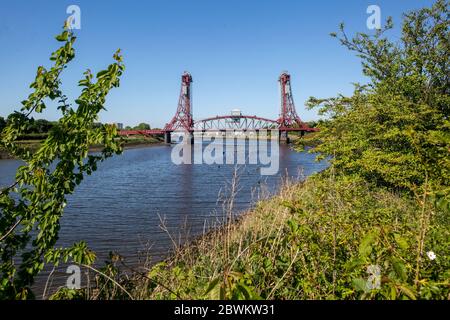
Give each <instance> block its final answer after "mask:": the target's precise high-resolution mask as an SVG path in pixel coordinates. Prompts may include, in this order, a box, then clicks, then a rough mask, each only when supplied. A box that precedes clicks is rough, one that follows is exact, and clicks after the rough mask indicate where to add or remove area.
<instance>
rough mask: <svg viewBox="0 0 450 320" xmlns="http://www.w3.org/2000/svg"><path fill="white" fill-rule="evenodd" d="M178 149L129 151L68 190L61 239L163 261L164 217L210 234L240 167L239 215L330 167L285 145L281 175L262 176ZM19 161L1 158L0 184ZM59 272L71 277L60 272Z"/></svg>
mask: <svg viewBox="0 0 450 320" xmlns="http://www.w3.org/2000/svg"><path fill="white" fill-rule="evenodd" d="M239 143H241V144H242V143H243V142H238V144H239ZM173 148H174V147H173V145H172V146H168V145H155V146H150V147H142V148H136V149H128V150H125V151H124V153H123V154H122V155H118V156H114V157H112V158H109V159H107V160H106V161H105V162H103V163H101V164H100V165H99V166H98V170H97V171H96V172H94V174H93V175H91V176H87V177H86V178H85V179H84V180H83V182H82V183H81V184H80V185H79V186H78V187H77V188H76V191H75V193H74V194H72V195H70V196H68V205H67V207H66V210H65V212H64V216H63V218H62V220H61V230H60V239H59V241H58V245H62V246H68V245H70V244H72V243H74V242H77V241H80V240H84V241H86V242H87V244H88V246H89V247H90V248H91V249H93V250H94V251H95V252H96V253H97V256H98V262H99V263H100V264H101V262H102V261H103V260H104V259H105V258H106V257H107V256H108V253H109V252H110V251H114V252H117V253H119V254H120V255H122V256H123V257H124V258H125V260H126V261H127V263H129V264H130V265H138V264H139V261H140V259H142V258H144V257H151V258H152V259H153V260H154V261H156V260H158V259H161V257H164V256H165V255H167V253H168V251H169V250H170V249H171V248H172V240H171V239H170V237H169V236H168V234H167V232H166V231H164V230H162V228H161V220H164V224H165V226H166V227H167V228H168V229H169V232H170V233H171V234H172V237H173V238H174V239H175V241H177V242H178V241H179V240H180V239H181V240H180V241H184V240H186V239H192V237H195V236H198V235H199V234H201V233H202V232H204V231H205V230H206V229H207V228H208V226H212V225H214V224H215V222H216V221H220V220H221V219H222V217H223V209H222V204H223V202H222V200H223V199H226V198H227V197H229V195H230V193H229V189H230V188H229V187H230V183H231V181H232V180H233V172H234V171H235V170H236V172H237V173H238V190H239V192H238V193H237V194H236V197H235V200H234V211H235V213H236V214H238V213H239V212H242V211H244V210H246V209H248V208H250V207H251V206H252V205H253V204H254V203H255V202H256V201H258V200H259V199H261V198H262V197H267V196H269V195H271V194H274V193H275V192H276V191H277V189H278V187H279V186H280V184H281V181H282V179H283V178H284V177H286V176H289V177H291V178H294V179H302V178H304V177H307V176H309V175H311V174H312V173H314V172H317V171H320V170H322V169H324V168H326V166H327V163H326V162H316V161H315V155H314V154H309V153H306V152H303V153H299V152H296V151H294V150H292V149H291V147H290V146H288V145H280V151H279V155H280V156H279V170H278V173H277V174H276V175H268V176H262V175H261V174H260V169H261V166H262V165H261V164H247V165H240V166H236V165H224V164H222V165H218V164H214V165H207V164H191V165H176V164H174V163H173V162H172V160H171V153H172V149H173ZM19 165H20V162H19V161H17V160H0V186H5V185H8V184H9V183H11V182H12V181H13V179H14V175H15V170H16V169H17V167H18V166H19ZM48 272H49V268H46V270H45V272H43V273H42V275H40V276H39V277H38V279H37V282H36V285H35V287H36V288H35V290H36V292H37V293H40V292H41V291H42V289H43V286H44V284H45V280H46V278H47V275H48ZM57 277H58V275H57ZM59 277H67V276H66V275H64V274H61V273H60V274H59Z"/></svg>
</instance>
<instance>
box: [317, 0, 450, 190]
mask: <svg viewBox="0 0 450 320" xmlns="http://www.w3.org/2000/svg"><path fill="white" fill-rule="evenodd" d="M448 8H449V3H448V1H445V0H439V1H437V2H436V3H435V4H434V5H433V6H432V7H431V8H424V9H420V10H417V11H413V12H410V13H407V14H405V16H404V21H403V26H402V36H401V39H400V41H399V42H397V41H396V42H393V41H390V40H389V38H387V37H386V36H385V34H386V33H387V31H388V30H390V29H391V28H392V27H393V23H392V20H391V19H388V21H387V23H386V26H385V27H384V28H383V29H382V30H379V31H377V32H376V33H375V34H374V35H368V34H363V33H357V34H356V35H355V36H354V37H353V38H350V37H349V36H347V34H346V33H345V31H344V25H343V24H342V25H341V28H340V35H339V36H338V35H337V34H336V33H333V34H332V36H333V37H339V40H340V42H341V43H342V44H343V45H344V46H345V47H347V48H348V49H349V50H351V51H353V52H356V54H357V55H358V57H360V58H361V60H362V66H363V73H364V75H366V76H367V77H368V78H369V79H370V82H369V83H368V84H367V85H360V84H356V86H355V90H354V94H353V96H351V97H344V96H342V95H341V96H338V97H333V98H328V99H317V98H310V100H309V102H308V105H309V107H310V108H312V107H318V108H319V112H320V113H321V114H326V115H328V116H329V118H330V121H328V122H326V123H323V124H322V126H321V132H320V133H319V137H320V139H321V140H322V141H323V143H322V144H321V145H320V146H319V147H318V148H317V149H316V151H319V152H321V153H322V154H323V155H330V156H332V157H333V160H332V162H333V164H334V166H335V167H336V168H338V169H339V170H341V171H342V172H345V173H347V174H358V175H361V176H364V177H365V178H367V180H368V181H371V182H374V183H376V184H378V185H382V186H387V187H393V188H400V189H402V190H407V191H408V192H412V193H414V194H416V195H418V194H422V193H423V192H424V191H426V193H427V194H429V195H435V196H438V195H441V196H442V195H443V194H447V195H448V194H449V185H450V184H449V179H450V156H449V150H450V131H449V129H450V119H449V114H450V113H449V111H450V109H449V108H450V96H449V92H450V83H449V75H450V70H449V68H450V61H449V52H450V42H449V41H448V39H449V10H448Z"/></svg>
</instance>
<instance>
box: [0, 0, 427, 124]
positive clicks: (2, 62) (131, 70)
mask: <svg viewBox="0 0 450 320" xmlns="http://www.w3.org/2000/svg"><path fill="white" fill-rule="evenodd" d="M431 4H432V1H431V0H371V1H366V0H345V1H337V0H336V1H332V0H314V1H312V0H311V1H303V0H283V1H275V0H270V1H269V0H226V1H215V0H184V1H178V0H177V1H175V0H158V1H156V0H155V1H152V0H150V1H137V0H135V1H134V0H128V1H114V0H108V1H106V0H96V1H92V0H90V1H89V0H88V1H74V0H71V1H65V0H53V1H51V0H41V1H23V0H17V1H7V0H0V68H1V69H0V70H1V71H0V116H3V117H6V116H7V115H8V114H10V113H11V112H13V111H14V110H18V109H20V106H21V105H20V101H22V100H24V99H25V98H26V97H27V95H28V94H29V93H30V92H31V91H30V89H29V84H30V83H31V82H32V81H33V79H34V76H35V72H36V69H37V67H38V66H39V65H43V66H46V67H49V66H50V65H51V62H50V61H49V57H50V54H51V52H52V51H54V50H55V49H56V48H58V42H57V41H56V40H55V39H54V36H55V35H56V34H58V33H60V31H61V28H62V25H63V23H64V21H65V19H67V17H68V16H69V14H67V13H66V9H67V7H68V6H69V5H78V6H79V8H80V9H81V19H80V21H81V29H79V30H75V33H76V35H77V41H76V44H75V49H76V57H75V60H73V61H72V62H71V63H70V65H69V67H68V68H67V69H66V70H65V71H64V74H63V76H62V81H63V85H62V89H63V91H64V93H65V94H66V95H67V96H68V97H69V98H71V99H73V100H74V99H76V97H77V96H78V94H79V93H80V88H79V87H78V86H77V83H78V80H80V79H81V78H82V77H83V72H84V71H85V70H86V69H88V68H89V69H91V70H92V71H94V72H98V71H100V70H102V69H103V68H105V67H107V66H108V64H110V63H111V62H113V60H112V55H113V53H114V52H115V51H116V50H117V49H118V48H121V49H122V52H123V55H124V62H125V65H126V70H125V73H124V75H123V77H122V80H121V86H120V88H115V89H113V90H112V91H111V93H110V94H109V96H108V99H107V103H106V105H105V107H106V108H107V111H104V112H102V113H101V115H100V121H101V122H108V123H113V122H120V123H124V125H131V126H134V125H137V124H138V123H140V122H146V123H149V124H150V125H151V126H152V127H162V126H164V124H165V123H167V122H169V120H170V119H171V118H172V117H173V115H174V113H175V111H176V108H177V104H178V96H179V92H180V81H181V74H182V73H183V72H184V71H189V72H190V73H191V74H192V77H193V83H192V89H193V90H192V92H193V114H194V119H195V120H199V119H202V118H207V117H210V116H215V115H224V114H229V113H230V111H231V109H233V108H238V109H241V111H242V113H243V114H246V115H258V116H261V117H266V118H271V119H276V118H277V117H278V114H279V109H280V94H279V89H278V82H277V80H278V76H279V75H280V73H281V72H282V71H288V72H289V73H290V74H291V84H292V90H293V96H294V101H295V105H296V108H297V113H298V114H299V115H300V117H301V118H302V120H304V121H310V120H316V119H318V118H319V116H318V115H317V113H316V111H315V110H305V107H304V104H305V102H306V101H307V100H308V97H310V96H315V97H331V96H335V95H337V94H339V93H342V94H351V92H352V91H353V85H352V83H355V82H365V81H367V79H365V78H364V77H363V76H362V74H361V65H360V62H359V59H358V58H357V57H355V55H354V54H353V53H351V52H349V51H348V50H347V49H346V48H344V47H342V46H341V45H340V44H339V42H338V40H337V39H334V38H331V37H330V35H329V34H330V33H331V32H334V31H338V26H339V24H340V23H341V22H344V23H345V25H346V29H347V31H348V33H349V34H352V33H354V32H357V31H361V32H366V33H373V32H374V31H373V30H369V29H368V28H367V26H366V21H367V18H368V17H369V16H370V14H368V13H367V12H366V10H367V7H368V6H369V5H378V6H379V7H380V10H381V19H382V20H383V21H384V20H385V19H386V18H387V17H388V16H392V17H393V19H394V24H395V30H394V31H393V32H392V33H391V36H392V37H393V39H394V40H396V39H397V40H398V37H399V30H400V27H401V16H402V13H403V12H405V11H409V10H412V9H417V8H421V7H424V6H430V5H431ZM73 100H72V101H73ZM59 116H60V114H59V112H58V110H56V108H55V107H54V106H51V107H49V108H48V110H46V111H45V112H44V113H43V114H39V115H35V118H36V119H39V118H46V119H49V120H57V119H58V118H59Z"/></svg>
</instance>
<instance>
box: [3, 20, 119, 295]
mask: <svg viewBox="0 0 450 320" xmlns="http://www.w3.org/2000/svg"><path fill="white" fill-rule="evenodd" d="M75 39H76V37H75V36H74V34H73V33H72V31H70V30H68V29H67V28H66V27H65V28H64V31H63V32H62V33H61V34H59V35H58V36H57V37H56V40H58V41H59V42H62V45H61V47H60V48H59V49H57V50H56V51H55V52H53V53H52V55H51V58H50V60H51V61H53V63H54V64H53V66H51V68H50V69H46V68H44V67H43V66H39V67H38V68H37V73H36V78H35V80H34V82H33V83H32V84H31V86H30V87H31V88H32V89H33V90H34V91H33V92H32V93H31V94H30V95H29V96H28V98H27V99H26V100H24V101H22V108H21V110H20V111H16V112H14V113H13V114H12V115H11V116H10V117H8V124H7V125H6V127H5V129H4V130H3V131H2V133H1V139H0V147H1V148H3V149H5V150H6V151H7V152H8V153H10V154H11V155H13V156H14V157H16V158H19V159H21V160H22V161H23V162H24V163H25V164H24V165H22V166H20V167H19V168H18V170H17V173H16V177H15V182H14V183H13V184H11V185H10V186H8V187H6V188H3V189H1V190H0V258H1V265H0V299H5V298H16V299H25V298H32V297H33V293H32V292H31V289H30V287H31V285H32V284H33V281H34V278H35V276H36V275H37V274H38V273H39V272H40V271H41V270H42V269H43V268H44V265H45V264H46V263H51V264H54V265H58V263H59V262H60V261H61V260H62V261H64V262H67V261H68V260H72V261H73V262H75V263H78V264H86V265H88V264H91V263H93V261H94V259H95V254H94V253H93V252H92V251H90V250H89V249H88V248H87V246H86V244H85V243H84V242H80V243H77V244H74V245H73V246H71V247H69V248H56V247H55V244H56V241H57V239H58V232H59V228H60V218H61V216H62V214H63V212H64V207H65V206H66V203H67V200H66V196H67V195H68V194H71V193H73V191H74V189H75V187H76V186H77V185H78V184H79V183H80V182H81V181H82V180H83V177H84V176H85V175H86V174H91V173H92V172H93V171H95V170H96V168H97V164H98V162H100V161H103V160H105V159H106V158H108V157H110V156H112V155H113V154H117V153H120V152H121V148H120V146H119V141H118V140H117V139H116V137H117V131H116V128H115V127H114V126H111V125H101V126H99V127H96V128H94V126H93V124H94V122H95V121H97V119H98V113H99V112H100V111H101V110H104V109H105V108H104V107H103V105H104V103H105V100H106V96H107V94H108V93H109V91H110V90H111V89H112V88H114V87H118V86H119V84H120V76H121V75H122V72H123V70H124V65H123V63H122V56H121V55H120V50H118V51H117V52H116V53H115V54H114V56H113V57H114V60H115V62H114V63H112V64H111V65H109V67H108V68H107V69H106V70H103V71H100V72H99V73H97V75H96V76H95V77H94V75H93V74H92V73H91V71H90V70H87V71H86V72H85V73H84V78H83V79H82V80H80V81H79V83H78V85H79V86H80V87H82V88H83V89H82V92H81V94H80V96H79V97H78V99H76V100H75V104H76V106H77V107H76V108H74V107H72V106H71V104H69V103H68V98H67V97H66V96H65V95H64V94H63V93H62V91H61V89H60V85H61V80H60V76H61V73H62V72H63V71H64V69H65V68H66V67H67V65H68V63H69V62H70V61H71V60H72V59H73V58H74V57H75V50H74V48H73V45H74V43H75ZM47 100H52V101H55V102H57V103H58V107H57V108H58V110H59V111H60V112H61V118H60V119H59V120H58V125H57V126H55V127H54V128H53V129H52V130H51V131H50V132H49V135H48V137H47V139H45V141H43V143H42V144H41V145H40V147H39V149H38V150H37V151H36V152H34V153H32V152H31V151H30V150H28V149H27V148H26V147H24V146H23V145H21V144H19V143H17V138H18V137H19V136H20V135H23V134H24V133H25V131H26V130H27V128H28V127H29V126H30V125H31V124H32V122H33V120H32V117H31V115H32V114H34V113H41V112H42V111H43V110H44V109H45V108H46V101H47ZM94 144H96V145H102V146H103V149H102V151H101V152H100V153H99V154H96V155H89V154H88V151H89V147H90V146H91V145H94ZM19 256H20V259H16V258H18V257H19Z"/></svg>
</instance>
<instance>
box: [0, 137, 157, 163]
mask: <svg viewBox="0 0 450 320" xmlns="http://www.w3.org/2000/svg"><path fill="white" fill-rule="evenodd" d="M122 140H123V144H122V146H123V147H124V148H125V149H128V148H136V147H143V146H147V145H154V144H158V143H163V142H164V140H163V139H162V138H160V137H147V136H130V137H124V138H122ZM41 143H42V140H22V141H20V145H21V146H23V147H26V148H28V149H29V150H31V152H34V151H36V150H37V149H39V147H40V146H41ZM101 149H102V146H99V145H94V146H92V147H91V148H90V150H91V151H99V150H101ZM1 159H12V157H11V155H10V154H8V153H7V152H6V151H4V150H2V149H1V148H0V160H1Z"/></svg>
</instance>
